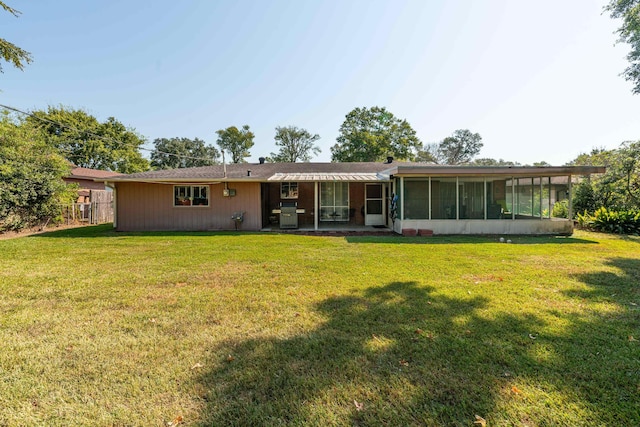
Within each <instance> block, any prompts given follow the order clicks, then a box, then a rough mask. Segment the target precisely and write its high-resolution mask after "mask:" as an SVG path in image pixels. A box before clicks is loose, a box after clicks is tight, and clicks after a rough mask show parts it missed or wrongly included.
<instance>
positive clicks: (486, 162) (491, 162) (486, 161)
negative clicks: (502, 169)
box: [469, 157, 520, 166]
mask: <svg viewBox="0 0 640 427" xmlns="http://www.w3.org/2000/svg"><path fill="white" fill-rule="evenodd" d="M469 164H470V165H473V166H520V163H518V162H511V161H508V160H503V159H498V160H496V159H491V158H488V157H483V158H481V159H474V160H472V161H471V162H469Z"/></svg>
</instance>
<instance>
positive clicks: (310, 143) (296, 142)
mask: <svg viewBox="0 0 640 427" xmlns="http://www.w3.org/2000/svg"><path fill="white" fill-rule="evenodd" d="M274 139H275V140H276V145H277V146H278V147H280V151H279V152H278V153H271V156H270V160H271V161H273V162H291V163H294V162H298V161H300V162H308V161H310V160H311V157H312V155H317V154H318V153H320V147H318V146H317V145H315V144H314V143H315V142H316V141H317V140H319V139H320V135H318V134H315V135H311V134H310V133H309V131H307V130H306V129H299V128H297V127H295V126H287V127H277V128H276V136H275V137H274Z"/></svg>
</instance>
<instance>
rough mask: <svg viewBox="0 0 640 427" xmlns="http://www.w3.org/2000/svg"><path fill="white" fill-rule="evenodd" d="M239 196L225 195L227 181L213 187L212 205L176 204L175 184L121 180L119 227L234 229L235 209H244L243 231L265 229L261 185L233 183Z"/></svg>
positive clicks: (124, 228)
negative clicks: (180, 205)
mask: <svg viewBox="0 0 640 427" xmlns="http://www.w3.org/2000/svg"><path fill="white" fill-rule="evenodd" d="M229 188H232V189H235V190H236V196H234V197H224V196H223V195H222V190H223V189H224V185H223V184H216V185H210V186H209V190H210V192H209V194H210V200H209V206H207V207H200V206H193V207H192V206H189V207H187V206H184V207H174V206H173V185H169V184H147V183H137V182H118V183H117V184H116V198H117V201H116V208H117V230H119V231H138V230H147V231H150V230H193V231H195V230H234V229H235V222H234V221H233V220H232V219H231V216H232V215H233V213H234V212H239V211H244V212H245V214H244V222H243V223H242V224H241V225H240V229H241V230H254V231H255V230H260V229H261V224H262V220H261V208H260V184H259V183H251V182H248V183H230V184H229Z"/></svg>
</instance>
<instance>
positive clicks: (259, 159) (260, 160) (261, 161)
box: [258, 157, 267, 165]
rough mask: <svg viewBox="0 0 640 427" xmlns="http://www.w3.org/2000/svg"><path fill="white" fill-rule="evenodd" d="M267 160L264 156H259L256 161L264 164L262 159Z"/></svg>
mask: <svg viewBox="0 0 640 427" xmlns="http://www.w3.org/2000/svg"><path fill="white" fill-rule="evenodd" d="M265 160H267V159H265V158H264V157H260V158H258V161H259V162H260V164H261V165H264V161H265Z"/></svg>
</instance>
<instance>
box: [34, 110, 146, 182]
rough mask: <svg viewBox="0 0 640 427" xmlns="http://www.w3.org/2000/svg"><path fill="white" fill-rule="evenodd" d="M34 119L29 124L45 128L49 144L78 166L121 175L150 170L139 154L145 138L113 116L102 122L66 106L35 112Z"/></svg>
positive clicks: (43, 129)
mask: <svg viewBox="0 0 640 427" xmlns="http://www.w3.org/2000/svg"><path fill="white" fill-rule="evenodd" d="M33 116H35V117H29V118H27V121H28V122H29V123H31V124H32V125H33V126H36V127H38V128H39V129H41V130H42V131H43V132H44V133H45V135H46V140H47V142H48V143H49V145H51V146H52V147H55V148H56V149H58V150H59V151H60V152H61V153H62V155H64V156H65V157H66V158H67V160H69V161H70V162H72V163H73V164H74V165H76V166H80V167H85V168H91V169H100V170H109V171H114V172H121V173H134V172H143V171H145V170H148V169H149V162H148V161H147V159H145V158H144V157H142V155H141V154H140V151H139V150H140V147H141V146H142V145H143V144H144V143H145V140H144V138H143V137H142V136H140V135H138V134H137V133H136V132H135V130H134V129H129V128H126V127H125V126H124V125H123V124H122V123H120V122H119V121H118V120H116V119H115V118H113V117H109V118H108V119H107V120H106V121H105V122H103V123H100V122H99V121H98V119H96V118H95V117H94V116H92V115H90V114H88V113H87V112H85V111H82V110H75V109H70V108H67V107H62V106H61V107H51V106H50V107H49V108H48V109H47V111H34V112H33Z"/></svg>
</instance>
